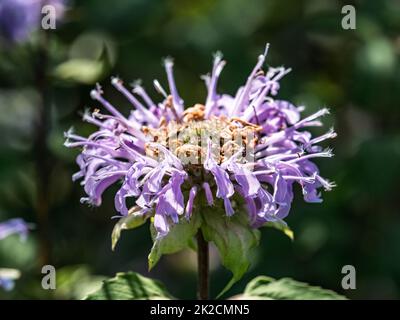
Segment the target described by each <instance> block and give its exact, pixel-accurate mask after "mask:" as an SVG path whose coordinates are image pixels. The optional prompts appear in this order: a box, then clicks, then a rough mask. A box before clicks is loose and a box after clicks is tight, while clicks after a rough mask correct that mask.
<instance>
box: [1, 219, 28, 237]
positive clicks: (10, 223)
mask: <svg viewBox="0 0 400 320" xmlns="http://www.w3.org/2000/svg"><path fill="white" fill-rule="evenodd" d="M31 228H32V226H31V225H30V224H28V223H26V222H25V221H24V220H22V219H21V218H15V219H10V220H7V221H5V222H2V223H0V240H3V239H4V238H7V237H8V236H10V235H13V234H19V235H20V237H21V239H22V240H24V239H26V237H27V235H28V232H29V229H31Z"/></svg>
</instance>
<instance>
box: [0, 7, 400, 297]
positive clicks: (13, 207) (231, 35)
mask: <svg viewBox="0 0 400 320" xmlns="http://www.w3.org/2000/svg"><path fill="white" fill-rule="evenodd" d="M348 3H349V2H347V1H346V2H343V1H337V0H335V1H331V0H322V1H321V0H318V1H317V0H310V1H306V0H302V1H299V0H296V1H289V0H285V1H281V0H264V1H263V0H252V1H242V0H221V1H212V0H205V1H189V0H171V1H161V0H160V1H145V0H114V1H112V2H110V1H95V0H87V1H75V3H71V4H70V10H69V11H68V13H67V16H66V19H65V21H64V22H63V23H59V24H58V25H57V29H56V30H54V31H48V32H46V33H45V34H44V33H43V32H42V33H41V34H40V33H34V34H32V36H31V37H30V39H29V40H28V41H27V42H26V43H24V44H21V45H17V46H12V47H11V46H9V45H6V44H5V43H0V46H1V47H0V135H1V139H0V221H2V220H5V219H7V218H11V217H15V216H21V217H23V218H25V219H26V220H27V221H30V222H34V223H36V226H37V228H36V229H35V230H34V231H33V232H32V233H31V235H30V236H29V238H28V241H27V242H25V243H20V242H19V241H18V238H17V237H10V238H8V239H6V240H4V241H2V242H0V266H2V267H16V268H19V269H20V270H21V271H22V274H23V276H22V278H21V279H20V280H19V281H18V283H17V286H16V289H15V290H14V291H13V292H11V293H5V292H4V291H0V297H3V298H61V299H67V298H80V297H82V295H84V293H85V292H86V291H88V290H89V291H90V288H93V287H94V286H96V285H97V284H98V283H99V281H100V279H101V278H102V276H112V275H114V274H115V273H116V272H119V271H128V270H133V271H136V272H140V273H142V274H143V275H146V276H150V277H154V278H158V279H160V280H162V281H163V282H165V283H166V285H167V287H168V288H169V290H170V291H171V293H172V294H174V295H175V296H179V297H186V298H194V297H195V287H196V276H195V275H196V273H195V272H196V267H195V255H194V254H193V253H190V252H189V251H188V252H182V253H179V254H175V255H171V256H167V257H163V258H162V260H161V261H160V263H159V265H157V267H156V268H155V269H154V271H152V272H151V273H148V272H147V254H148V252H149V250H150V247H151V239H150V235H149V231H148V225H146V226H142V227H141V228H139V229H137V230H134V231H131V232H125V233H124V234H123V235H122V239H121V241H120V243H119V244H118V246H117V249H116V251H115V252H112V251H111V242H110V235H111V230H112V227H113V225H114V223H115V221H112V220H111V219H110V217H111V216H113V215H114V208H113V190H112V189H110V190H108V191H107V192H106V193H105V197H104V203H103V205H102V206H101V207H99V208H89V207H87V206H86V205H81V204H80V203H79V198H80V197H81V196H82V195H83V190H82V188H81V187H80V186H79V184H78V183H76V184H73V183H72V182H71V175H72V173H73V172H75V171H76V170H77V166H76V164H75V163H74V158H75V156H76V152H75V151H71V150H68V149H66V148H64V147H63V141H64V138H63V132H64V131H66V130H67V129H68V128H69V127H70V126H74V128H75V130H76V131H77V132H79V133H82V134H87V133H89V132H91V130H92V128H91V127H90V126H88V125H87V124H83V123H82V122H81V120H80V113H81V112H82V111H83V110H84V109H85V108H94V107H96V106H97V105H96V103H95V102H94V101H92V100H90V97H89V92H90V89H91V88H92V87H93V84H94V83H95V82H96V81H99V82H101V83H102V84H104V90H105V92H106V95H107V97H108V98H109V99H110V100H112V101H113V102H114V103H115V104H116V105H118V107H119V108H120V109H121V110H122V111H123V112H128V110H129V105H128V104H127V103H126V102H125V101H124V100H123V99H122V98H121V97H120V96H119V95H118V94H117V93H116V92H115V90H113V89H111V88H110V84H109V83H110V82H109V79H110V76H111V75H119V76H120V77H121V78H122V79H124V80H125V81H126V82H127V83H129V82H131V81H133V80H135V79H137V78H139V77H140V78H141V79H142V80H143V84H144V86H145V87H146V88H147V89H148V91H149V92H151V93H152V96H153V97H154V98H158V97H157V95H156V94H153V93H154V91H153V90H152V85H151V84H152V79H154V78H157V79H159V80H160V81H161V82H162V83H165V81H166V80H165V75H164V71H163V67H162V63H161V59H162V58H163V57H166V56H172V57H173V58H174V59H175V66H176V79H177V83H178V85H179V90H180V93H181V95H182V96H183V98H184V99H185V101H186V104H187V105H189V106H190V105H192V104H194V103H196V102H202V101H204V99H205V88H204V84H203V82H202V81H201V80H200V79H199V75H201V74H205V73H207V72H208V71H209V70H210V68H211V63H212V53H214V52H215V51H217V50H220V51H222V52H223V53H224V57H225V59H226V60H227V61H228V64H227V66H226V68H225V70H224V73H223V75H222V78H221V82H220V86H219V91H220V92H222V91H226V92H229V93H234V91H235V90H236V89H237V87H238V86H239V85H241V84H242V83H244V81H245V79H246V77H247V75H248V73H249V71H250V70H251V68H252V67H253V65H254V63H255V61H256V59H257V56H258V54H259V53H260V52H262V50H263V48H264V45H265V43H266V42H270V43H271V48H270V53H269V55H268V58H267V64H268V65H271V66H279V65H285V66H286V67H292V68H293V71H292V72H291V73H290V74H289V75H288V76H286V77H285V78H284V79H283V80H282V82H281V90H280V94H279V97H281V98H283V99H287V100H290V101H292V102H294V103H296V104H304V105H305V106H307V109H306V113H307V114H310V113H312V112H313V111H316V110H317V109H318V108H320V107H323V106H328V107H329V108H330V109H331V113H332V114H331V115H330V116H328V117H326V118H325V119H324V120H325V123H326V127H325V128H324V129H319V130H318V132H319V133H323V132H325V131H324V130H325V129H328V128H329V126H331V125H332V126H334V127H335V129H336V130H337V132H338V137H337V138H336V139H335V140H333V141H330V142H329V143H330V144H331V146H332V147H333V148H334V151H335V154H336V156H335V158H333V159H320V160H318V164H319V165H320V167H321V171H322V172H323V174H324V176H326V177H330V178H331V179H332V180H334V181H336V182H337V185H338V187H337V188H336V189H334V191H332V192H330V193H325V194H324V202H323V203H322V204H306V203H304V202H303V201H302V199H301V195H300V193H299V190H297V195H298V197H297V201H296V202H295V204H294V205H293V208H292V211H291V214H290V216H289V217H288V218H287V222H288V224H289V225H290V226H291V228H292V229H293V230H294V232H295V241H294V242H291V241H290V240H289V239H288V238H286V237H285V236H284V235H282V234H281V233H279V232H278V231H275V230H272V229H264V230H262V240H261V244H260V247H259V248H258V251H257V254H256V255H255V256H254V261H253V264H252V267H251V269H250V270H249V272H248V273H247V274H246V276H245V277H244V279H242V281H240V282H239V283H238V284H237V285H236V286H234V288H233V289H232V290H231V294H234V293H237V292H240V291H241V290H242V289H243V287H244V286H245V283H246V282H247V281H248V280H250V279H252V278H253V277H255V276H256V275H260V274H265V275H269V276H272V277H276V278H278V277H283V276H289V277H293V278H295V279H297V280H301V281H306V282H309V283H311V284H315V285H321V286H324V287H327V288H330V289H334V290H337V291H338V292H341V293H343V294H345V295H347V296H348V297H350V298H400V250H399V243H400V232H399V230H400V215H399V214H400V210H399V208H400V206H399V188H398V179H399V178H400V131H399V123H400V109H399V108H400V105H399V101H400V61H399V55H400V33H399V31H400V18H399V17H400V2H398V1H395V0H393V1H390V0H382V1H375V0H368V1H367V0H366V1H354V2H353V1H351V3H352V4H354V5H355V7H356V10H357V29H356V30H343V29H342V28H341V19H342V14H341V8H342V6H343V5H345V4H348ZM40 43H41V46H42V47H40V45H39V44H40ZM82 59H83V60H82ZM82 61H83V64H82ZM44 71H45V72H44ZM45 263H51V264H53V265H54V266H55V267H56V268H57V271H58V289H57V290H56V291H54V292H50V291H44V290H42V289H41V287H40V281H41V274H40V268H41V266H42V265H43V264H45ZM344 265H354V266H355V268H356V271H357V289H356V290H347V291H344V290H343V289H342V288H341V279H342V277H343V275H342V274H341V269H342V267H343V266H344ZM212 270H213V272H212V282H211V284H212V293H213V294H214V295H215V294H216V293H217V292H218V291H219V290H220V289H221V288H222V287H223V286H224V284H225V283H226V282H227V281H228V279H229V277H230V274H229V272H228V271H226V270H225V269H223V268H222V267H221V266H220V265H219V263H218V261H217V254H216V252H214V251H213V252H212Z"/></svg>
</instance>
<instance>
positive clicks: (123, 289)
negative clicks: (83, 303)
mask: <svg viewBox="0 0 400 320" xmlns="http://www.w3.org/2000/svg"><path fill="white" fill-rule="evenodd" d="M137 299H140V300H152V299H173V297H172V296H171V295H170V294H169V293H168V292H167V291H166V289H165V287H164V285H163V284H162V283H161V282H159V281H157V280H153V279H150V278H146V277H143V276H142V275H140V274H138V273H135V272H128V273H117V275H116V277H115V278H112V279H108V280H105V281H104V282H103V285H102V286H101V288H100V289H99V290H97V291H95V292H93V293H91V294H89V295H88V296H86V298H85V300H137Z"/></svg>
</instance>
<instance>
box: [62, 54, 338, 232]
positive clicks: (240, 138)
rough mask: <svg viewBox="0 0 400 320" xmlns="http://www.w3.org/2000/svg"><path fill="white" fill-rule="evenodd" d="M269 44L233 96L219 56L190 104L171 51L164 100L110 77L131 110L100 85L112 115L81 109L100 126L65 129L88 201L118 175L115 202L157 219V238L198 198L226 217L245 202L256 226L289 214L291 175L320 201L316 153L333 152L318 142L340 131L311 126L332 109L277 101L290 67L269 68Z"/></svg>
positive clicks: (122, 209)
mask: <svg viewBox="0 0 400 320" xmlns="http://www.w3.org/2000/svg"><path fill="white" fill-rule="evenodd" d="M267 50H268V46H267V47H266V50H265V52H264V53H263V54H262V55H260V56H259V57H258V61H257V64H256V65H255V67H254V69H253V70H252V71H251V73H250V75H249V77H248V79H247V81H246V83H245V84H244V85H243V86H242V87H240V88H239V90H238V91H237V93H236V94H235V95H234V96H231V95H229V94H226V93H224V94H221V93H219V92H218V91H217V82H218V79H219V76H220V74H221V71H222V69H223V68H224V65H225V61H224V60H222V56H221V54H216V55H215V58H214V63H213V68H212V72H211V74H210V75H207V76H204V77H203V78H204V80H205V83H206V86H207V92H208V93H207V97H206V100H205V102H204V103H198V104H195V105H194V106H185V104H184V101H183V100H182V98H181V97H180V95H179V93H178V89H177V86H176V84H175V80H174V75H173V61H172V60H171V59H166V61H165V70H166V74H167V80H168V86H169V92H170V93H169V94H168V93H167V91H166V90H165V89H164V88H163V87H162V85H161V84H160V83H159V82H158V81H157V80H155V81H154V85H155V88H156V89H157V91H158V92H159V93H160V94H161V95H162V96H163V97H164V99H163V101H162V102H160V103H155V102H154V101H153V100H152V99H151V98H150V96H149V95H148V94H147V93H146V91H145V90H144V88H143V87H142V86H141V85H140V84H135V85H134V86H133V90H129V89H128V88H127V87H125V86H124V84H123V82H122V80H120V79H119V78H112V81H111V83H112V85H113V86H114V87H115V88H116V89H117V90H118V91H119V92H121V94H122V95H123V96H125V97H126V98H127V100H128V101H129V102H130V103H131V104H132V106H133V110H132V111H131V113H130V114H129V115H123V114H122V113H121V112H120V111H118V109H117V108H116V107H114V106H113V105H112V104H111V103H110V102H109V101H107V100H106V99H105V98H104V97H103V91H102V89H101V87H100V86H99V85H97V87H96V88H95V89H94V90H93V91H92V92H91V97H92V98H93V99H94V100H96V101H97V102H99V103H100V105H101V107H102V110H105V111H107V113H106V114H104V113H102V112H100V110H99V109H95V111H94V112H93V113H91V114H89V113H85V114H84V116H83V120H85V121H87V122H89V123H91V124H93V125H95V126H96V127H97V130H96V131H95V132H94V133H93V134H91V135H90V136H89V137H87V138H86V137H82V136H79V135H76V134H74V133H73V132H72V131H69V132H67V133H66V137H67V141H66V143H65V145H66V146H67V147H80V148H82V149H81V153H80V154H79V155H78V157H77V163H78V165H79V167H80V170H79V171H78V172H77V173H76V174H75V175H74V176H73V180H78V179H82V182H81V184H82V185H83V186H84V190H85V192H86V194H87V197H85V198H82V201H83V202H88V203H90V204H91V205H94V206H99V205H101V202H102V194H103V192H104V191H105V190H106V189H107V188H108V187H109V186H111V185H114V184H117V183H121V185H120V188H119V190H118V191H117V192H116V194H115V209H116V210H117V211H118V212H119V213H120V215H121V216H126V215H128V212H129V207H131V206H130V205H128V204H127V200H129V199H130V200H129V201H133V204H132V206H133V208H134V209H133V210H135V212H136V214H139V215H141V216H143V217H149V216H150V217H152V221H153V223H154V227H155V229H156V231H157V237H158V238H162V237H164V236H165V235H167V234H168V232H169V230H170V228H171V227H172V225H173V224H178V223H180V221H181V219H188V220H190V219H191V218H192V215H193V214H196V211H195V210H194V208H195V207H196V198H198V199H200V200H199V201H203V202H205V203H204V204H203V203H201V204H199V205H208V206H213V205H219V203H220V204H221V206H223V207H224V209H225V213H226V215H227V216H232V215H235V214H236V212H238V210H247V213H248V218H249V223H250V225H251V227H253V228H257V227H259V226H262V225H263V224H265V223H266V222H270V221H272V222H274V221H275V222H276V221H282V219H284V218H285V217H286V216H287V215H288V213H289V211H290V208H291V204H292V201H293V186H294V184H295V183H297V184H299V185H300V187H301V190H302V192H303V196H304V200H305V201H307V202H321V201H322V200H321V195H320V192H319V190H320V189H321V188H323V189H325V190H331V188H332V187H333V186H334V184H333V183H331V182H329V181H328V180H326V179H325V178H322V177H321V176H320V174H319V170H318V167H317V166H316V164H315V163H314V162H313V159H314V158H318V157H332V151H331V150H330V149H326V150H323V149H322V148H321V147H320V146H318V143H319V142H321V141H323V140H326V139H328V138H333V137H335V136H336V134H335V132H334V131H333V130H329V131H328V132H327V133H325V134H323V135H321V136H318V137H312V135H311V133H310V132H309V131H307V130H306V129H307V128H308V127H314V126H321V121H320V118H321V117H322V116H324V115H326V114H328V109H325V108H324V109H321V110H320V111H318V112H316V113H314V114H312V115H309V116H307V117H305V118H301V112H302V111H303V109H304V108H303V107H297V106H295V105H293V104H291V103H290V102H287V101H283V100H277V99H274V98H273V97H274V96H276V95H277V93H278V90H279V81H280V80H281V78H282V77H283V76H285V75H286V74H287V73H288V72H289V71H290V69H285V68H283V67H279V68H272V67H270V68H268V69H267V70H266V71H263V70H262V67H263V64H264V61H265V58H266V55H267ZM203 199H204V200H203ZM216 200H218V204H216V203H215V202H216Z"/></svg>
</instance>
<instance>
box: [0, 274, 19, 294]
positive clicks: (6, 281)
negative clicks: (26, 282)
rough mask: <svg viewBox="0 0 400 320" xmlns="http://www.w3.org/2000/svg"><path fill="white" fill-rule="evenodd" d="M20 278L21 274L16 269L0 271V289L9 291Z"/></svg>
mask: <svg viewBox="0 0 400 320" xmlns="http://www.w3.org/2000/svg"><path fill="white" fill-rule="evenodd" d="M20 276H21V273H20V272H19V271H18V270H16V269H0V288H3V289H4V290H6V291H11V290H12V289H14V286H15V280H17V279H18V278H19V277H20Z"/></svg>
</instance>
